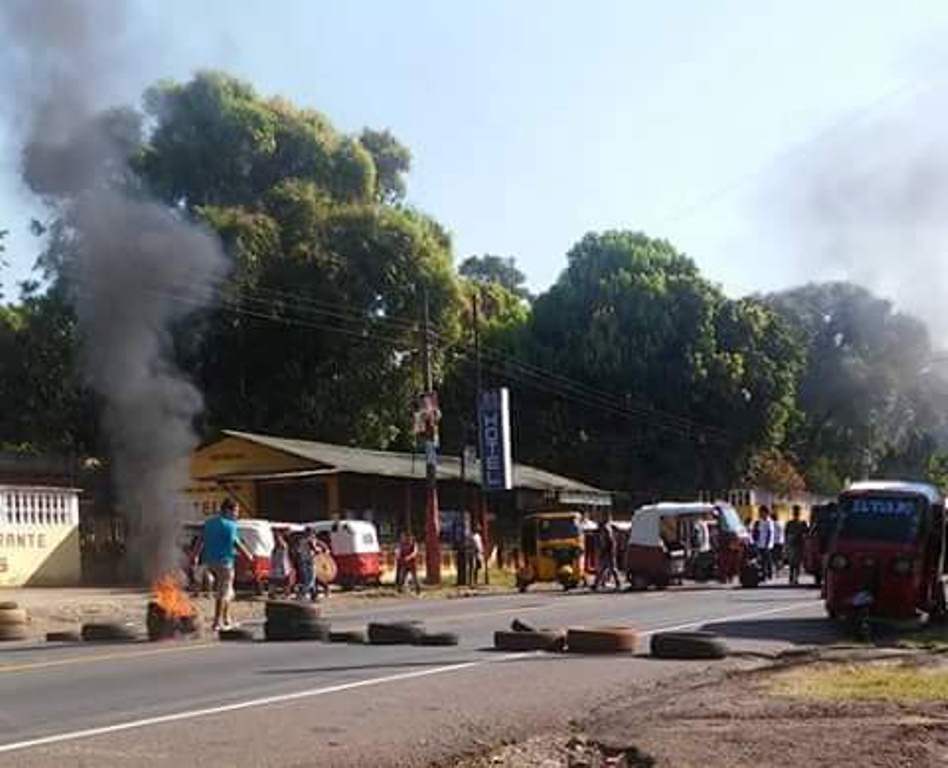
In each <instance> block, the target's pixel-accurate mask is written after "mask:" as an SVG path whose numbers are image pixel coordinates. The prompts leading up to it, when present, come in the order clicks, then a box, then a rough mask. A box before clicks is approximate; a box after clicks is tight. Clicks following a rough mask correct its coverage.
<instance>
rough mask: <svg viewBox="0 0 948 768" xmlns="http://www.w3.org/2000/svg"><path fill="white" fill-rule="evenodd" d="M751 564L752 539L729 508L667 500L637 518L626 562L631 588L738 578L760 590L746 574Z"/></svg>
mask: <svg viewBox="0 0 948 768" xmlns="http://www.w3.org/2000/svg"><path fill="white" fill-rule="evenodd" d="M751 561H752V555H751V550H750V537H749V536H748V534H747V530H746V529H745V528H744V524H743V523H741V521H740V518H739V517H738V516H737V512H735V511H734V508H733V507H732V506H731V505H729V504H726V503H723V502H721V503H715V504H711V503H707V502H662V503H660V504H650V505H648V506H645V507H642V508H641V509H638V510H637V511H636V512H635V514H634V515H633V516H632V525H631V527H630V529H629V539H628V545H627V547H626V559H625V566H626V577H627V579H628V581H629V586H630V587H631V588H632V589H635V590H642V589H648V587H650V586H655V587H657V588H659V589H664V588H665V587H667V586H668V585H669V584H672V583H679V584H680V583H681V582H682V581H683V580H684V579H685V578H692V579H695V580H696V581H708V580H710V579H712V578H717V579H719V580H720V581H724V582H727V581H730V580H731V579H733V578H734V577H735V576H740V577H741V583H742V585H744V586H756V585H757V583H759V580H750V579H748V578H747V574H746V573H745V572H746V571H747V569H748V568H749V567H750V563H751ZM755 572H756V571H755ZM749 581H753V583H748V582H749Z"/></svg>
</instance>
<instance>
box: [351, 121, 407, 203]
mask: <svg viewBox="0 0 948 768" xmlns="http://www.w3.org/2000/svg"><path fill="white" fill-rule="evenodd" d="M359 142H360V143H361V144H362V146H363V147H364V148H365V149H366V150H367V151H368V153H369V154H370V155H371V156H372V162H373V163H374V164H375V198H376V200H378V201H379V202H380V203H386V204H389V205H395V204H396V203H400V202H402V200H404V199H405V191H406V186H405V176H407V175H408V173H409V171H411V151H410V150H409V149H408V147H406V146H404V145H403V144H402V143H401V142H399V141H398V139H396V138H395V137H394V136H393V135H392V134H391V132H390V131H388V130H385V131H373V130H372V129H371V128H366V129H365V130H363V131H362V133H361V134H360V136H359Z"/></svg>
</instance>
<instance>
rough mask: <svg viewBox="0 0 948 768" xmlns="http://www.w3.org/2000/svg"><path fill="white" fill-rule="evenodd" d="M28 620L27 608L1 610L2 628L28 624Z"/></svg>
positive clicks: (0, 624) (0, 625)
mask: <svg viewBox="0 0 948 768" xmlns="http://www.w3.org/2000/svg"><path fill="white" fill-rule="evenodd" d="M28 618H29V617H28V616H27V614H26V609H25V608H5V609H3V610H0V627H7V626H11V625H19V624H26V622H27V620H28Z"/></svg>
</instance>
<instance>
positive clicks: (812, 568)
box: [803, 501, 836, 587]
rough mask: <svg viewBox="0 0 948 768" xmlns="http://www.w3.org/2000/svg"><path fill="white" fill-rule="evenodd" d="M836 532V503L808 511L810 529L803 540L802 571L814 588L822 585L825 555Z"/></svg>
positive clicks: (820, 505) (822, 505)
mask: <svg viewBox="0 0 948 768" xmlns="http://www.w3.org/2000/svg"><path fill="white" fill-rule="evenodd" d="M835 530H836V502H835V501H833V502H830V503H829V504H817V505H815V506H814V507H813V508H812V509H811V510H810V528H809V530H808V531H807V533H806V536H805V537H804V539H803V570H804V571H805V572H806V573H809V574H810V575H811V576H812V577H813V580H814V581H815V582H816V586H818V587H820V586H822V585H823V571H824V569H825V567H826V563H825V559H826V553H827V552H828V551H829V545H830V541H831V540H832V538H833V533H834V532H835Z"/></svg>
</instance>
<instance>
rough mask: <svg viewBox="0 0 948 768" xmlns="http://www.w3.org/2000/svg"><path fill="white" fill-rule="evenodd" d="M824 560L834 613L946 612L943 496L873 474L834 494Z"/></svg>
mask: <svg viewBox="0 0 948 768" xmlns="http://www.w3.org/2000/svg"><path fill="white" fill-rule="evenodd" d="M838 514H839V518H838V521H837V524H836V530H835V533H834V536H833V538H832V542H831V544H830V550H829V553H828V555H827V560H826V584H825V588H824V597H825V600H826V611H827V613H828V614H829V615H830V616H831V617H844V618H848V619H852V620H855V621H856V622H857V624H858V627H859V628H860V629H861V630H862V629H866V628H867V625H866V623H865V622H866V620H867V619H868V618H869V617H879V618H888V619H911V618H914V617H916V616H917V615H918V614H919V613H925V614H928V616H929V617H930V618H933V619H942V618H944V616H945V610H946V606H945V586H944V583H943V580H942V575H943V572H944V559H945V499H944V498H943V497H942V496H941V494H940V493H939V492H938V490H936V489H935V488H934V487H933V486H930V485H926V484H924V483H909V482H901V481H882V480H871V481H865V482H859V483H854V484H853V485H851V486H849V488H847V489H846V490H845V491H843V493H841V494H840V496H839V505H838Z"/></svg>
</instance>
